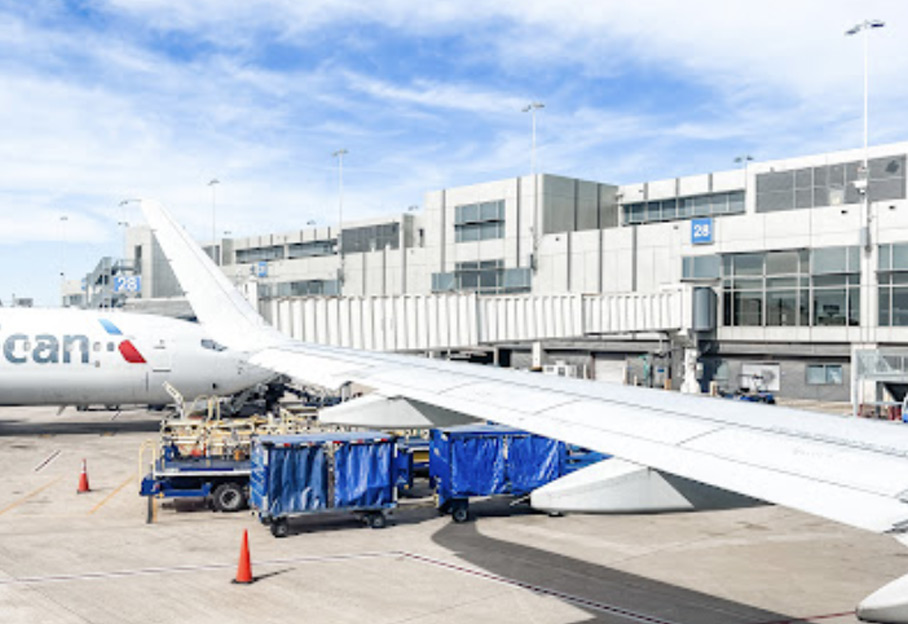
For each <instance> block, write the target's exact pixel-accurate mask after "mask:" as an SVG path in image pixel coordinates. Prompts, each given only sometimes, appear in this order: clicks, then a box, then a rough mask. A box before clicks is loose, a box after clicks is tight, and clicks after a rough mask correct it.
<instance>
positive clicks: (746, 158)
mask: <svg viewBox="0 0 908 624" xmlns="http://www.w3.org/2000/svg"><path fill="white" fill-rule="evenodd" d="M753 159H754V157H753V156H751V155H750V154H742V155H741V156H735V162H736V163H738V164H741V163H744V210H745V211H746V210H747V163H749V162H750V161H752V160H753Z"/></svg>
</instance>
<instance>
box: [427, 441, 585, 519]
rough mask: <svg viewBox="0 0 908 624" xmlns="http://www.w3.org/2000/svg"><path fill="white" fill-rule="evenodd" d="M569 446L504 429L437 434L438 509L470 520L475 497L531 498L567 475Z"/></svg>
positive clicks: (433, 447) (432, 470) (433, 471)
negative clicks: (535, 492)
mask: <svg viewBox="0 0 908 624" xmlns="http://www.w3.org/2000/svg"><path fill="white" fill-rule="evenodd" d="M566 459H567V448H566V446H565V444H564V443H563V442H559V441H558V440H551V439H549V438H544V437H542V436H537V435H533V434H530V433H527V432H525V431H518V430H515V429H511V428H509V427H503V426H499V425H466V426H461V427H448V428H444V429H435V430H433V431H432V437H431V441H430V456H429V475H430V479H431V480H432V482H433V483H434V484H435V493H436V500H437V506H438V510H439V511H440V512H441V513H450V514H451V517H452V519H453V520H454V521H455V522H465V521H466V520H467V519H468V518H469V500H470V498H471V497H475V496H491V495H496V494H507V495H511V496H516V497H520V496H525V495H527V494H529V493H530V492H532V491H533V490H535V489H536V488H538V487H541V486H543V485H545V484H546V483H548V482H550V481H554V480H555V479H557V478H559V477H561V476H562V475H564V474H565V466H566Z"/></svg>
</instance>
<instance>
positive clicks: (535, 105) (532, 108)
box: [521, 102, 545, 271]
mask: <svg viewBox="0 0 908 624" xmlns="http://www.w3.org/2000/svg"><path fill="white" fill-rule="evenodd" d="M540 108H545V104H543V103H542V102H530V103H529V104H527V105H526V106H524V107H523V108H522V109H521V110H522V111H523V112H524V113H530V117H531V118H532V120H533V121H532V126H533V134H532V137H533V138H532V142H531V144H530V173H531V174H532V176H533V254H532V256H531V260H530V269H532V270H533V271H535V270H536V253H537V250H538V247H539V183H538V181H537V176H536V111H537V110H539V109H540Z"/></svg>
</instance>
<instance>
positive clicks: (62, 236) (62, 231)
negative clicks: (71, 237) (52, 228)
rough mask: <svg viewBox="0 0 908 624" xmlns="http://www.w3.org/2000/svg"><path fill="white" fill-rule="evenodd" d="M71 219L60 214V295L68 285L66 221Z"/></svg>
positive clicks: (14, 302) (14, 303)
mask: <svg viewBox="0 0 908 624" xmlns="http://www.w3.org/2000/svg"><path fill="white" fill-rule="evenodd" d="M67 221H69V217H68V216H66V215H61V216H60V240H61V244H60V295H61V297H62V296H63V293H64V287H65V286H66V269H65V267H66V255H65V254H66V222H67ZM13 305H16V301H15V296H14V297H13Z"/></svg>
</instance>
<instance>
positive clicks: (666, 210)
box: [662, 199, 677, 219]
mask: <svg viewBox="0 0 908 624" xmlns="http://www.w3.org/2000/svg"><path fill="white" fill-rule="evenodd" d="M676 204H677V201H676V200H674V199H667V200H665V201H663V202H662V218H663V219H674V218H675V217H676V216H677V208H676Z"/></svg>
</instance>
